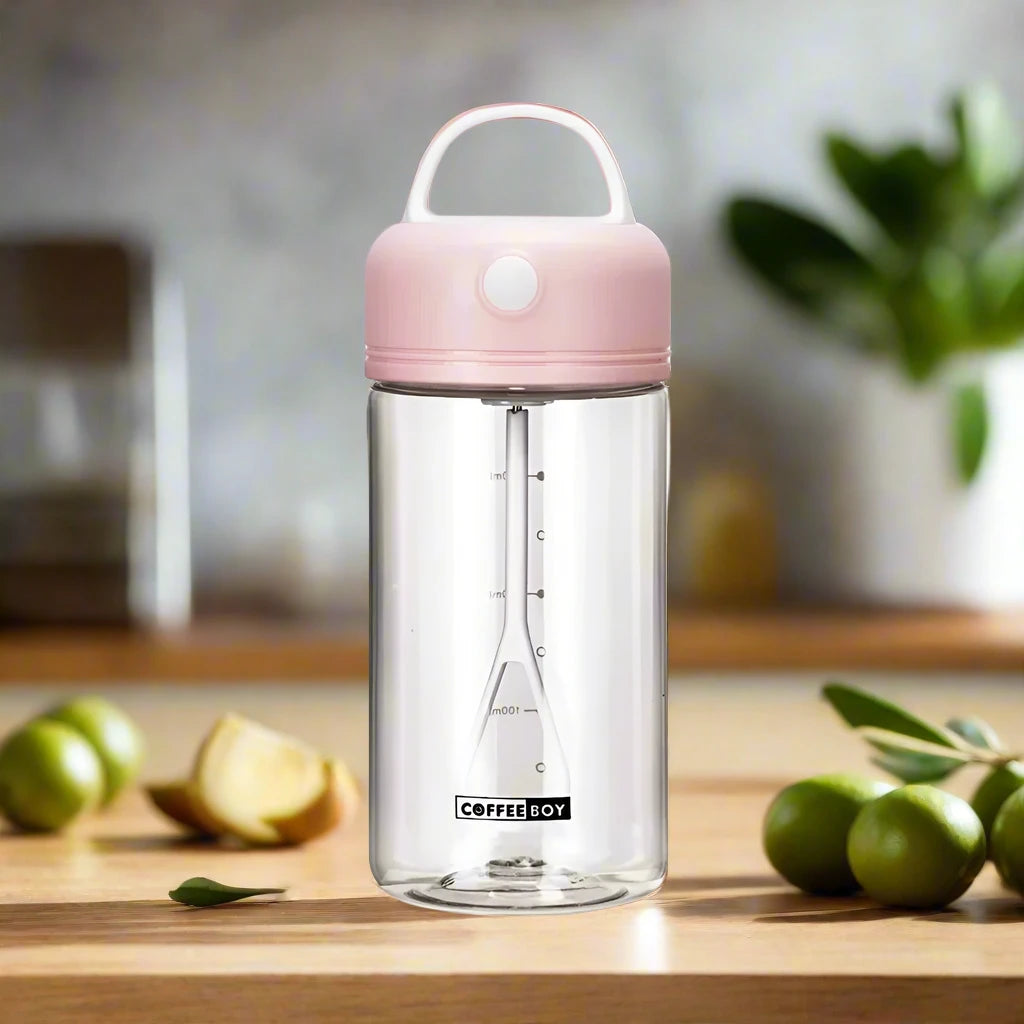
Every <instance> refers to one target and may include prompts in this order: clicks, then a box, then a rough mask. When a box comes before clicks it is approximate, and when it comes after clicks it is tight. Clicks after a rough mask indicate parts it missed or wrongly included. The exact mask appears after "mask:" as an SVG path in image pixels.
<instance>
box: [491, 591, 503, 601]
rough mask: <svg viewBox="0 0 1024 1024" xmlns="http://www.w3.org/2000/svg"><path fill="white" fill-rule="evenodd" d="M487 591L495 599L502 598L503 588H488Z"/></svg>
mask: <svg viewBox="0 0 1024 1024" xmlns="http://www.w3.org/2000/svg"><path fill="white" fill-rule="evenodd" d="M487 593H488V594H489V595H490V596H491V598H493V599H495V600H497V599H499V598H503V597H504V596H505V591H504V590H489V591H488V592H487Z"/></svg>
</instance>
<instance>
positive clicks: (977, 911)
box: [0, 680, 1024, 1024]
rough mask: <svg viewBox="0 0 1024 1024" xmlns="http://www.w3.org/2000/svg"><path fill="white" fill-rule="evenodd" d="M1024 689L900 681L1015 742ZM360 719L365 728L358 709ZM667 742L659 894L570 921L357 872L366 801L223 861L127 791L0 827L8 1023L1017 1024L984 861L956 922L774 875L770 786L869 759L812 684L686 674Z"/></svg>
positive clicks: (906, 690)
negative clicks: (304, 836) (46, 822)
mask: <svg viewBox="0 0 1024 1024" xmlns="http://www.w3.org/2000/svg"><path fill="white" fill-rule="evenodd" d="M300 689H301V688H300ZM307 689H309V691H310V692H309V693H307V694H305V698H306V701H305V704H304V705H303V707H304V710H301V711H295V712H294V714H295V717H294V718H293V719H292V720H291V725H292V727H293V728H294V729H295V730H296V731H298V732H300V734H302V735H308V736H312V735H313V732H312V730H313V728H314V724H315V723H317V722H319V720H321V719H323V717H324V715H325V713H326V711H327V710H329V706H328V705H325V704H324V703H323V701H320V703H319V704H318V703H317V702H316V700H315V691H314V689H313V688H307ZM178 692H179V691H177V690H174V691H163V696H161V695H160V693H159V692H158V691H152V692H151V694H150V696H149V697H148V698H147V701H148V702H147V703H144V704H143V703H140V704H139V705H138V706H137V711H138V714H139V716H140V718H141V719H143V725H144V727H145V728H147V730H152V729H156V728H157V727H158V723H161V722H163V723H165V724H166V713H167V707H168V706H169V704H168V702H170V700H171V698H172V697H173V695H174V694H176V693H178ZM204 692H205V690H202V689H200V690H198V691H197V693H196V696H195V698H194V700H195V702H197V703H200V704H201V703H202V702H203V700H204V699H205V698H204V697H203V696H202V694H203V693H204ZM887 692H888V691H887ZM1015 693H1016V687H1014V686H1013V685H1012V684H1011V683H1010V682H1003V683H995V682H991V683H983V682H976V683H975V684H974V685H972V686H970V687H967V686H964V685H957V686H952V685H950V686H946V685H937V686H936V687H932V686H930V685H921V684H916V685H913V686H911V685H910V684H906V685H905V686H904V687H903V689H902V690H901V691H899V692H897V693H894V694H893V695H894V696H897V697H898V699H901V700H904V701H906V702H907V703H909V704H910V705H911V706H912V707H915V708H917V709H918V710H920V711H921V713H923V714H926V715H933V716H934V715H938V714H942V713H953V712H955V711H961V712H976V713H979V714H982V715H985V716H987V717H990V718H991V719H992V720H993V721H994V722H995V723H996V724H997V725H999V726H1000V727H1001V728H1002V729H1003V731H1004V733H1005V735H1007V736H1008V737H1010V738H1013V737H1021V736H1024V706H1022V702H1021V701H1020V700H1019V699H1018V698H1017V697H1016V696H1015ZM353 706H354V705H353ZM269 709H270V708H269V705H268V711H269ZM212 710H213V709H212V708H211V709H206V710H205V711H204V712H203V714H204V716H207V715H209V714H210V713H211V712H212ZM348 717H349V719H350V721H349V722H348V726H349V727H350V730H357V727H358V730H365V716H362V717H361V721H360V722H356V721H355V720H354V719H355V717H357V716H356V713H355V711H354V710H352V709H350V711H349V715H348ZM172 721H173V720H172ZM688 730H689V731H688ZM669 736H670V748H671V749H672V763H673V764H675V765H676V766H677V770H682V771H684V772H685V773H686V774H685V777H684V779H683V780H680V779H676V780H675V781H674V782H673V784H672V787H671V795H670V851H669V852H670V873H669V878H668V880H667V882H666V884H665V886H664V887H663V889H662V890H661V892H660V893H659V894H658V895H657V896H654V897H651V898H649V899H646V900H643V901H640V902H638V903H634V904H631V905H628V906H624V907H618V908H612V909H607V910H598V911H593V912H589V913H585V914H577V915H572V916H565V917H533V918H529V917H528V918H510V917H500V918H480V917H467V916H459V915H451V914H442V913H439V912H435V911H430V910H426V909H423V910H420V909H416V908H413V907H409V906H406V905H404V904H401V903H398V902H396V901H394V900H392V899H390V898H389V897H386V896H383V895H381V894H380V893H379V892H378V891H377V890H376V889H375V888H374V886H373V883H372V880H371V878H370V876H369V871H368V868H367V857H366V849H367V840H366V818H365V813H364V814H363V816H362V817H360V818H359V819H358V820H357V821H356V822H355V823H354V824H353V826H352V827H351V828H350V829H349V830H348V831H345V832H342V833H337V834H335V835H333V836H330V837H327V838H325V839H323V840H320V841H319V842H317V843H313V844H311V845H309V846H307V847H306V848H303V849H298V850H282V851H233V850H225V849H221V848H218V847H216V846H211V845H208V844H201V843H195V842H188V841H183V840H181V839H179V838H177V837H176V836H175V835H174V833H173V832H172V830H171V827H170V826H168V825H166V824H165V823H164V822H163V821H162V820H161V819H160V818H158V817H157V816H156V814H155V813H154V812H152V811H150V809H149V808H148V807H147V806H146V805H145V804H144V803H143V801H142V799H141V798H140V797H139V796H138V795H137V794H129V795H128V797H127V798H126V799H125V800H123V801H122V802H121V804H120V805H119V806H117V807H116V808H115V809H114V810H113V811H112V812H110V813H108V814H107V815H105V816H103V817H98V818H96V819H93V820H92V821H90V822H87V823H84V827H83V828H82V829H81V830H79V831H76V832H72V833H71V834H68V835H66V836H57V837H45V836H44V837H38V836H14V835H4V836H0V1019H2V1020H5V1021H6V1020H10V1021H28V1020H40V1021H45V1022H46V1024H92V1022H96V1024H121V1022H127V1021H142V1020H144V1021H146V1022H147V1024H170V1022H175V1024H177V1022H186V1021H187V1022H195V1021H203V1022H207V1021H209V1022H211V1024H213V1022H217V1024H220V1022H225V1024H243V1022H244V1024H254V1022H257V1024H258V1022H264V1021H266V1022H273V1024H278V1022H281V1021H286V1020H293V1021H301V1022H303V1024H309V1022H318V1021H337V1020H345V1021H374V1022H380V1024H388V1022H405V1021H408V1020H414V1019H415V1020H418V1021H419V1020H422V1021H428V1022H429V1021H439V1022H440V1021H462V1020H466V1021H470V1020H472V1021H483V1020H486V1021H490V1022H494V1024H501V1022H512V1021H517V1022H518V1021H531V1022H538V1024H545V1022H551V1024H554V1022H561V1021H578V1020H586V1021H589V1022H593V1024H598V1022H605V1021H608V1022H616V1024H619V1022H633V1021H635V1022H638V1024H639V1022H648V1021H654V1020H672V1021H680V1022H685V1021H711V1020H714V1021H721V1022H742V1024H750V1022H756V1021H765V1022H779V1024H782V1022H786V1024H790V1022H794V1021H803V1020H807V1021H825V1020H828V1021H844V1020H868V1021H873V1022H874V1021H907V1020H928V1021H933V1022H958V1024H960V1022H963V1021H970V1020H978V1021H984V1022H985V1024H1000V1022H1003V1021H1006V1022H1010V1021H1019V1020H1020V1019H1021V1007H1022V1006H1024V958H1022V957H1021V956H1020V945H1021V942H1022V941H1024V901H1022V900H1020V899H1017V898H1014V897H1011V896H1010V895H1009V894H1007V893H1006V892H1005V891H1003V890H1002V889H1001V888H1000V887H999V885H998V882H997V879H996V877H995V875H994V872H993V870H992V868H991V867H987V868H986V869H985V872H984V873H983V875H982V877H981V879H979V881H978V882H977V883H976V884H975V886H974V887H973V888H972V890H971V891H970V893H968V895H967V896H966V897H965V898H964V899H963V900H961V901H960V902H959V903H957V904H956V905H955V906H954V908H952V909H951V910H948V911H944V912H940V913H916V912H907V913H900V912H894V911H888V910H884V909H881V908H879V907H876V906H873V905H872V904H871V903H870V902H868V901H867V900H864V899H860V898H856V899H849V900H826V899H816V898H811V897H807V896H802V895H801V894H799V893H796V892H794V891H792V890H790V889H788V888H787V887H786V886H785V885H783V884H782V883H781V882H780V881H779V880H778V879H777V878H776V877H775V876H774V875H773V874H772V873H771V871H770V869H769V867H768V865H767V863H766V862H765V860H764V858H763V856H762V854H761V850H760V843H759V827H760V820H761V816H762V814H763V811H764V808H765V806H766V805H767V802H768V800H769V799H770V796H771V794H772V792H773V791H774V790H775V789H776V788H777V787H778V785H780V784H781V783H782V782H784V781H789V780H791V779H792V778H793V777H795V776H797V775H800V774H810V773H812V772H816V771H822V770H827V769H830V768H832V769H836V768H844V767H845V768H854V767H858V766H862V765H863V763H864V761H863V752H862V751H861V749H860V746H859V743H858V741H857V740H856V738H855V737H853V736H852V735H851V734H849V732H847V731H846V730H844V729H842V728H841V727H840V726H839V725H837V724H836V722H835V721H834V720H833V719H832V717H831V715H830V713H829V712H828V710H827V709H826V708H824V707H823V706H822V705H821V702H820V701H817V700H816V699H815V696H814V688H813V687H812V686H810V685H804V684H799V685H797V684H793V685H791V686H783V687H779V688H776V687H772V686H770V685H768V684H766V683H762V684H760V686H755V685H753V684H749V685H748V684H747V683H746V682H742V683H739V682H737V683H735V684H733V683H730V682H729V681H728V680H716V681H715V683H714V684H713V685H712V684H694V683H680V684H679V685H678V687H675V688H674V689H673V691H672V693H671V695H670V724H669ZM801 737H803V741H801V739H800V738H801ZM192 738H193V737H192V736H191V735H190V736H188V737H186V739H187V741H188V742H187V743H185V744H184V745H185V746H188V745H189V744H190V743H191V740H192ZM346 742H348V741H346ZM768 765H772V766H774V767H773V768H770V769H769V768H766V766H768ZM772 773H785V775H786V778H785V779H782V778H779V779H773V778H771V777H770V776H771V774H772ZM974 781H975V780H974V779H970V778H964V779H961V780H957V786H958V787H960V788H961V790H962V791H963V789H964V787H968V788H969V786H971V785H973V784H974ZM192 875H207V876H210V877H214V878H217V879H218V880H221V881H225V882H228V883H234V884H239V885H288V886H290V887H291V888H290V891H289V895H288V899H287V900H286V901H284V902H280V903H271V904H251V905H246V904H236V905H233V906H228V907H223V908H216V909H210V910H203V911H193V910H188V909H185V908H181V907H179V906H177V905H176V904H173V903H171V902H170V901H169V900H167V899H166V897H165V894H166V892H167V890H168V889H170V888H172V887H173V886H175V885H176V884H177V883H179V882H181V881H182V880H184V879H185V878H187V877H190V876H192Z"/></svg>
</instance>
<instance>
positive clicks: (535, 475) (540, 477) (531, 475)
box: [527, 469, 544, 483]
mask: <svg viewBox="0 0 1024 1024" xmlns="http://www.w3.org/2000/svg"><path fill="white" fill-rule="evenodd" d="M527 475H528V476H529V478H530V479H531V480H539V481H540V482H541V483H544V470H543V469H542V470H541V471H540V472H539V473H528V474H527Z"/></svg>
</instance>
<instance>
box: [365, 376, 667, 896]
mask: <svg viewBox="0 0 1024 1024" xmlns="http://www.w3.org/2000/svg"><path fill="white" fill-rule="evenodd" d="M368 425H369V439H370V506H371V508H370V516H371V540H370V548H371V664H370V688H371V694H370V700H371V766H370V771H371V779H370V783H371V785H370V790H371V793H370V861H371V868H372V870H373V874H374V877H375V878H376V880H377V882H378V884H379V885H380V886H381V887H382V888H383V889H384V890H385V891H387V892H389V893H391V894H392V895H395V896H397V897H398V898H400V899H405V900H407V901H410V902H416V903H420V904H426V905H432V906H437V907H440V908H442V909H452V910H459V911H470V912H480V913H488V912H498V913H508V912H538V911H546V912H553V911H571V910H580V909H587V908H590V907H595V906H604V905H608V904H611V903H617V902H624V901H626V900H630V899H635V898H638V897H640V896H643V895H646V894H647V893H649V892H652V891H653V890H654V889H656V888H657V887H658V885H659V884H660V883H661V880H662V878H663V877H664V873H665V859H666V759H665V673H666V659H665V650H666V636H665V591H666V580H665V516H666V495H667V443H668V440H667V438H668V429H667V428H668V401H667V392H666V390H665V388H664V387H661V386H658V387H652V388H646V389H639V390H633V391H603V392H589V393H579V392H573V393H560V394H554V393H543V392H537V393H527V392H519V391H517V392H514V393H512V392H471V391H461V392H450V391H447V392H441V391H433V392H431V391H424V390H422V389H421V390H415V391H414V390H412V389H402V388H398V387H393V386H383V385H377V386H375V388H374V389H373V391H372V392H371V395H370V402H369V421H368Z"/></svg>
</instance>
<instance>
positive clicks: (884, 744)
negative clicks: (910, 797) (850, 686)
mask: <svg viewBox="0 0 1024 1024" xmlns="http://www.w3.org/2000/svg"><path fill="white" fill-rule="evenodd" d="M857 731H858V732H859V733H860V734H861V735H862V736H863V737H864V739H865V740H867V742H868V743H869V744H870V745H871V746H872V747H874V748H875V750H877V751H878V752H879V754H880V756H879V757H876V758H873V759H872V763H873V764H878V765H879V766H880V767H884V768H885V770H886V771H888V772H892V774H894V775H896V776H897V777H898V778H901V779H903V781H904V782H937V781H938V780H939V779H945V778H947V777H948V776H950V775H952V774H953V772H955V771H956V770H957V769H958V768H962V767H963V766H964V765H965V764H969V763H970V762H971V760H972V755H971V754H970V753H968V752H966V751H964V750H959V749H957V750H950V749H949V748H948V747H946V746H945V744H940V743H933V742H932V741H930V740H922V739H918V738H916V737H913V736H907V735H905V734H903V733H898V732H892V731H891V730H888V729H879V728H877V727H874V726H861V727H860V728H859V729H858V730H857ZM883 762H884V764H883Z"/></svg>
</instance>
